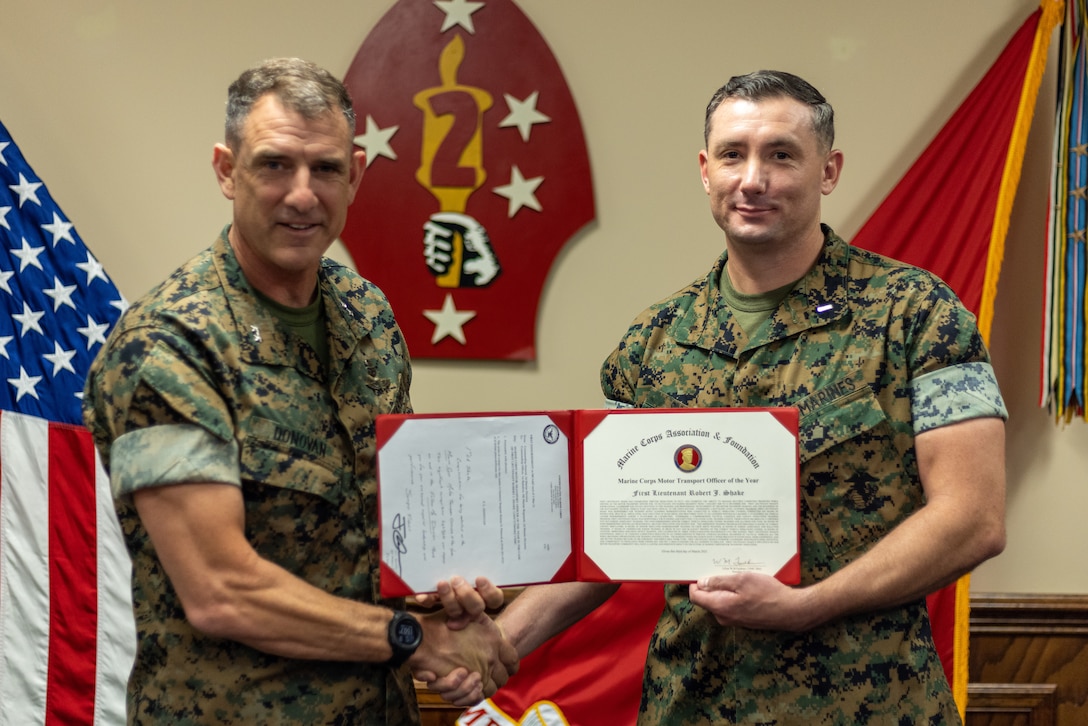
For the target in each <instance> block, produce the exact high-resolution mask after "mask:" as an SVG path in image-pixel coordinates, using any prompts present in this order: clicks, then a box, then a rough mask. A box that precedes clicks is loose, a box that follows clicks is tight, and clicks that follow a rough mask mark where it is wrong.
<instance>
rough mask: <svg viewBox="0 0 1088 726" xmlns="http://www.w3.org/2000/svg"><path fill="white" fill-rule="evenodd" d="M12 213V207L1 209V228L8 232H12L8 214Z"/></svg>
mask: <svg viewBox="0 0 1088 726" xmlns="http://www.w3.org/2000/svg"><path fill="white" fill-rule="evenodd" d="M10 211H11V207H0V227H3V228H4V229H6V230H9V231H10V230H11V225H10V224H8V212H10Z"/></svg>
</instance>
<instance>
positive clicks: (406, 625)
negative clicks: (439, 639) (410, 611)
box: [393, 617, 423, 648]
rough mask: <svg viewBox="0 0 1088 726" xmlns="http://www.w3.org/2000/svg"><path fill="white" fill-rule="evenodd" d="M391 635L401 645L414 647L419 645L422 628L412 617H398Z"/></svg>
mask: <svg viewBox="0 0 1088 726" xmlns="http://www.w3.org/2000/svg"><path fill="white" fill-rule="evenodd" d="M393 637H394V638H396V640H397V643H399V644H400V645H401V646H403V647H405V648H414V647H415V646H417V645H419V641H420V639H421V638H422V637H423V630H422V628H420V626H419V623H418V622H416V620H415V619H414V618H412V617H406V618H400V619H399V620H398V621H397V623H396V625H395V627H394V628H393Z"/></svg>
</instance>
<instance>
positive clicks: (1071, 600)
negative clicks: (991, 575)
mask: <svg viewBox="0 0 1088 726" xmlns="http://www.w3.org/2000/svg"><path fill="white" fill-rule="evenodd" d="M970 637H971V640H970V655H969V665H968V678H969V681H970V686H969V687H968V699H967V724H968V726H1014V725H1015V726H1020V725H1021V724H1023V725H1024V726H1035V724H1046V725H1047V726H1049V725H1050V724H1056V725H1057V726H1084V725H1085V724H1088V595H1006V594H1000V595H988V594H976V595H973V596H972V597H971V635H970Z"/></svg>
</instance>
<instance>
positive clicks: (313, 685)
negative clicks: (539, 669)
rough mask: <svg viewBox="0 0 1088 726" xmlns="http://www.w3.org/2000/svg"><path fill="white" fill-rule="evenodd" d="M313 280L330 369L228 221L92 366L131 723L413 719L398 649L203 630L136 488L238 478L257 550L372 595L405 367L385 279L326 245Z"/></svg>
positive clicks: (324, 581) (309, 576)
mask: <svg viewBox="0 0 1088 726" xmlns="http://www.w3.org/2000/svg"><path fill="white" fill-rule="evenodd" d="M228 229H229V228H228ZM318 286H319V289H320V295H321V300H323V305H324V317H325V325H326V328H327V336H328V341H329V353H330V355H329V360H330V368H329V369H325V368H324V367H323V366H322V365H321V364H320V362H319V359H318V356H317V355H316V354H315V352H314V351H313V349H311V348H310V347H309V346H308V345H306V344H304V343H303V342H302V341H301V339H300V338H299V337H298V336H296V335H294V334H292V333H291V332H290V331H289V329H288V328H287V327H286V326H285V325H284V323H282V322H281V321H280V320H278V319H277V318H276V317H275V316H274V315H273V313H272V312H271V311H270V310H269V308H268V307H267V306H265V305H263V304H262V303H261V302H260V300H259V298H258V297H257V296H256V294H255V292H254V290H253V288H252V287H251V286H250V284H249V283H248V282H247V280H246V278H245V276H244V275H243V273H242V270H241V268H240V267H239V264H238V261H237V259H236V258H235V255H234V253H233V251H232V250H231V246H230V244H229V243H228V241H227V231H226V230H224V232H223V234H222V235H221V236H220V237H219V239H218V240H217V241H216V242H215V243H214V245H213V246H212V247H211V248H210V249H208V250H207V251H205V252H203V253H202V254H200V255H198V256H197V257H195V258H194V259H192V260H191V261H190V262H188V263H187V264H186V265H184V266H183V267H182V268H181V269H179V270H178V271H177V272H176V273H175V274H174V275H173V276H172V277H170V278H169V279H168V280H167V281H166V282H164V283H163V284H162V285H161V286H159V288H158V289H156V290H154V291H152V292H151V293H149V294H148V295H147V296H146V297H145V298H144V299H143V300H141V301H140V302H138V303H136V304H135V305H133V307H132V308H131V309H130V310H128V311H127V313H126V314H125V315H124V316H123V318H122V319H121V321H120V322H119V323H118V325H117V327H116V329H115V330H114V332H113V333H112V335H111V336H110V340H109V342H108V344H107V345H106V347H105V349H104V350H103V352H102V354H101V355H100V356H99V357H98V359H97V360H96V362H95V364H94V366H93V368H92V370H91V373H90V377H89V380H88V384H87V389H86V395H85V400H84V412H85V420H86V423H87V425H88V427H89V428H90V429H91V431H92V432H93V433H94V436H95V442H96V445H97V447H98V449H99V451H100V452H101V454H102V457H103V460H104V462H105V464H106V467H107V468H108V469H109V471H110V479H111V483H112V486H113V491H114V496H115V498H116V503H117V511H118V515H119V517H120V520H121V525H122V529H123V531H124V536H125V539H126V542H127V546H128V548H129V551H130V552H131V554H132V558H133V591H134V598H133V599H134V602H135V609H136V622H137V628H138V634H139V645H138V653H137V658H136V665H135V668H134V670H133V673H132V675H131V678H130V683H129V704H128V706H129V721H130V723H162V724H177V725H179V726H184V725H185V724H191V723H237V724H262V725H263V724H272V723H297V724H326V723H328V724H332V723H335V724H344V725H346V724H410V723H416V722H418V720H419V713H418V707H417V705H416V700H415V693H414V690H413V686H412V681H411V678H410V676H409V673H408V667H407V666H402V667H401V668H399V669H392V668H389V667H388V666H384V665H382V664H377V663H362V662H324V661H316V660H294V659H289V658H281V657H278V656H275V655H270V654H268V653H264V652H262V651H259V650H256V649H254V648H251V647H249V646H246V645H244V644H242V643H239V642H237V641H233V640H227V639H220V638H214V637H208V636H205V635H203V634H202V633H200V632H198V631H197V630H195V629H194V628H193V627H192V625H191V624H190V623H189V621H188V620H186V617H185V612H184V611H183V609H182V605H181V603H180V601H179V599H178V596H177V594H176V592H175V590H174V588H173V587H172V585H171V583H170V581H169V580H168V578H167V576H166V574H165V572H164V570H163V569H162V567H161V565H160V562H159V559H158V557H157V556H156V553H155V550H154V548H153V546H152V543H151V541H150V540H149V538H148V534H147V531H146V530H145V529H144V527H143V525H142V524H141V521H140V518H139V517H138V516H137V513H136V511H135V509H134V507H133V506H132V501H131V496H130V495H131V494H132V492H133V491H134V490H136V489H138V488H140V487H150V486H160V485H164V484H183V483H187V482H223V483H229V484H234V485H236V486H239V487H241V489H242V494H243V498H244V502H245V535H246V538H247V539H248V540H249V542H250V543H251V544H252V546H253V547H254V549H255V550H256V552H257V553H258V554H259V555H260V556H261V557H263V558H266V559H268V560H271V561H272V562H274V563H276V564H278V565H280V566H281V567H283V568H285V569H286V570H288V571H289V572H291V573H293V574H294V575H297V576H298V577H299V578H302V579H303V580H305V581H306V582H308V583H310V584H312V585H314V586H316V587H319V588H321V589H323V590H325V591H327V592H329V593H331V594H333V595H336V596H338V597H343V598H350V599H353V600H358V601H362V602H369V603H378V602H379V593H378V567H379V561H378V519H377V511H376V487H377V485H376V480H375V469H374V458H375V448H374V447H375V436H374V422H375V418H376V416H377V415H378V414H380V413H387V412H396V413H409V412H411V404H410V401H409V395H408V391H409V383H410V381H411V368H410V364H409V360H408V355H407V351H406V348H405V344H404V339H403V338H402V337H401V333H400V330H399V329H398V327H397V324H396V322H395V321H394V319H393V314H392V312H391V310H390V309H389V306H388V304H387V302H386V300H385V297H384V296H383V295H382V293H381V291H380V290H378V289H377V288H376V287H374V286H373V285H372V284H370V283H369V282H367V281H366V280H364V279H362V278H361V277H359V276H358V275H356V274H355V273H354V272H352V271H350V270H348V269H346V268H344V267H342V266H340V265H338V264H337V263H334V262H332V261H330V260H328V259H325V260H324V261H323V262H322V266H321V269H320V272H319V282H318ZM382 604H384V605H386V606H388V607H392V608H398V609H399V608H402V607H403V601H385V602H383V603H382Z"/></svg>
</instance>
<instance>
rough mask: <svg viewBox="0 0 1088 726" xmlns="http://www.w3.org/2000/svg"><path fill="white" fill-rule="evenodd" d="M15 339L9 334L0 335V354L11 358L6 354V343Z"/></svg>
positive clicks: (9, 358)
mask: <svg viewBox="0 0 1088 726" xmlns="http://www.w3.org/2000/svg"><path fill="white" fill-rule="evenodd" d="M13 340H15V338H14V336H11V335H0V355H2V356H4V357H5V358H7V359H8V360H11V356H10V355H8V343H10V342H11V341H13Z"/></svg>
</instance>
